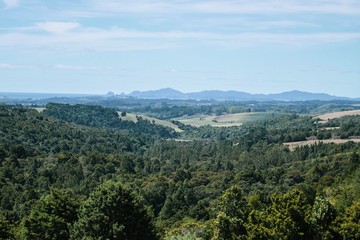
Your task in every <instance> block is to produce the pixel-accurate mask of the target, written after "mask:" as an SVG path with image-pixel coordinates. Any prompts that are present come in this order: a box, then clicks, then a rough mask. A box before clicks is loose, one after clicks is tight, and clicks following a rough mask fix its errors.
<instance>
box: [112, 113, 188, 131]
mask: <svg viewBox="0 0 360 240" xmlns="http://www.w3.org/2000/svg"><path fill="white" fill-rule="evenodd" d="M118 114H119V117H120V118H121V119H122V120H127V121H133V122H137V119H136V116H139V117H142V118H143V119H146V120H149V121H150V122H153V121H154V122H155V124H158V125H161V126H164V127H170V128H172V129H174V130H175V131H176V132H183V130H181V129H180V128H179V127H178V126H177V125H175V124H173V123H172V122H170V121H165V120H160V119H157V118H152V117H148V116H145V115H141V114H132V113H126V116H125V117H121V112H118Z"/></svg>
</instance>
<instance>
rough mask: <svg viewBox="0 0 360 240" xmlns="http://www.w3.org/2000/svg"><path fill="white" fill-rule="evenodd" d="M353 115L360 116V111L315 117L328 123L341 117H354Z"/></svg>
mask: <svg viewBox="0 0 360 240" xmlns="http://www.w3.org/2000/svg"><path fill="white" fill-rule="evenodd" d="M352 115H360V110H352V111H342V112H334V113H327V114H323V115H318V116H315V117H314V118H320V119H321V120H322V121H321V122H327V121H328V120H331V119H334V118H341V117H345V116H352Z"/></svg>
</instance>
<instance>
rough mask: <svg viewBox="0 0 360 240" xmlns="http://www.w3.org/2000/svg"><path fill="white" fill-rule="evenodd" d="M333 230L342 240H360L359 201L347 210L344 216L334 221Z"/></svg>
mask: <svg viewBox="0 0 360 240" xmlns="http://www.w3.org/2000/svg"><path fill="white" fill-rule="evenodd" d="M335 230H336V231H337V232H338V233H339V234H340V235H341V236H342V239H346V240H348V239H360V201H357V202H355V203H354V204H353V205H352V206H350V207H349V208H347V209H346V211H345V214H344V216H340V217H338V218H337V219H336V221H335Z"/></svg>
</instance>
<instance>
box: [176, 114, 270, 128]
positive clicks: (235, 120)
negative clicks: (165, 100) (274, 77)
mask: <svg viewBox="0 0 360 240" xmlns="http://www.w3.org/2000/svg"><path fill="white" fill-rule="evenodd" d="M272 117H274V113H272V112H253V113H236V114H225V115H219V116H217V115H203V114H201V115H200V114H198V115H194V116H188V117H186V116H185V117H180V118H175V119H174V120H176V121H179V122H181V123H183V124H187V125H191V126H194V127H201V126H206V125H210V126H213V127H231V126H241V125H242V124H244V123H247V122H252V121H256V120H263V119H267V118H272Z"/></svg>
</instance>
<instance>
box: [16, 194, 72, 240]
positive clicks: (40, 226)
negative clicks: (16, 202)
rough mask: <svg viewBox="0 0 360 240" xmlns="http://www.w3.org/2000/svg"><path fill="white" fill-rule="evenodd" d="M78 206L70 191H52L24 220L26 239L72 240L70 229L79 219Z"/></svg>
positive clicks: (38, 202) (42, 198)
mask: <svg viewBox="0 0 360 240" xmlns="http://www.w3.org/2000/svg"><path fill="white" fill-rule="evenodd" d="M78 206H79V204H78V201H77V200H76V199H75V198H74V197H73V196H72V194H71V192H70V191H68V190H63V189H62V190H61V189H51V190H50V194H48V195H46V196H43V197H41V198H40V200H38V201H37V202H36V203H35V204H34V206H33V207H32V209H31V211H30V214H29V216H28V217H27V218H25V219H24V220H23V227H24V231H23V237H24V239H39V240H40V239H49V240H50V239H51V240H56V239H58V240H65V239H70V227H71V226H72V224H73V223H74V222H75V221H76V219H77V209H78Z"/></svg>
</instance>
